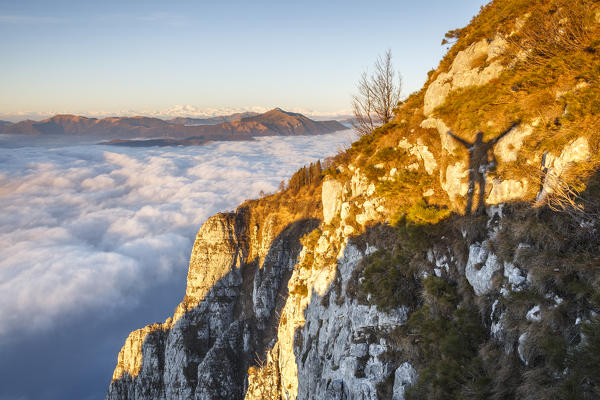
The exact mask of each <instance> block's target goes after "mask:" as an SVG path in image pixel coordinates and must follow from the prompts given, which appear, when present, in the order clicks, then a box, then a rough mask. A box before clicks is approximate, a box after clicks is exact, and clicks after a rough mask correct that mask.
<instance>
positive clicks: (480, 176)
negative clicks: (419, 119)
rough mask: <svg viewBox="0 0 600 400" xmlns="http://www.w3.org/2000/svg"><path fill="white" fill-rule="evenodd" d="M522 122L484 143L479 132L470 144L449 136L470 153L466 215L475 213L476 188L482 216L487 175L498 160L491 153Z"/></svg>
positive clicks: (450, 132) (478, 210)
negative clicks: (476, 188) (474, 198)
mask: <svg viewBox="0 0 600 400" xmlns="http://www.w3.org/2000/svg"><path fill="white" fill-rule="evenodd" d="M520 123H521V121H516V122H514V123H513V124H512V125H511V126H510V127H509V128H508V129H507V130H505V131H504V132H502V133H501V134H500V135H498V136H496V137H495V138H494V139H491V140H488V141H487V142H485V141H483V132H478V133H477V135H476V137H475V141H473V142H468V141H466V140H465V139H463V138H461V137H458V136H456V135H455V134H454V133H452V131H448V135H450V136H452V138H453V139H454V140H456V141H457V142H459V143H460V144H462V145H463V146H464V147H465V148H466V149H467V150H468V151H469V190H468V192H467V207H466V210H465V213H466V214H472V213H473V210H472V209H473V197H474V196H475V186H476V185H477V186H478V188H479V196H478V202H477V208H476V210H475V214H480V213H481V212H482V211H483V210H484V209H485V175H486V173H487V171H489V170H491V169H493V168H495V166H496V164H497V163H496V158H495V157H494V152H493V151H491V150H492V149H493V147H494V146H495V145H496V143H498V141H499V140H500V139H502V138H503V137H504V136H506V135H507V134H508V133H509V132H510V131H512V130H513V129H514V128H515V127H516V126H517V125H519V124H520Z"/></svg>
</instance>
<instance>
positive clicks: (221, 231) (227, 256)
mask: <svg viewBox="0 0 600 400" xmlns="http://www.w3.org/2000/svg"><path fill="white" fill-rule="evenodd" d="M249 223H250V220H249V215H248V213H247V212H246V210H245V209H243V208H241V209H239V210H238V211H237V212H236V213H230V214H218V215H216V216H214V217H212V218H210V219H209V220H208V221H207V222H206V223H205V224H204V225H203V226H202V228H201V229H200V231H199V232H198V235H197V237H196V242H195V243H194V248H193V250H192V256H191V259H190V268H189V273H188V285H187V289H186V295H185V298H184V300H183V302H182V303H181V304H180V305H179V306H178V307H177V309H176V311H175V313H174V316H173V317H172V318H169V319H168V320H167V321H165V322H164V323H163V324H154V325H151V326H148V327H146V328H143V329H140V330H138V331H135V332H133V333H132V334H131V335H130V336H129V337H128V338H127V340H126V343H125V345H124V347H123V349H122V351H121V352H120V353H119V357H118V363H117V368H116V369H115V372H114V375H113V381H112V383H111V385H110V388H109V391H108V395H107V398H108V399H147V398H153V399H190V398H197V399H213V398H241V397H243V393H244V389H245V385H246V384H245V376H246V371H247V369H248V367H249V366H250V365H252V364H253V363H254V360H255V358H256V354H258V353H260V352H264V348H265V346H267V345H268V344H269V340H270V339H269V338H272V337H273V332H272V324H273V321H272V320H273V317H274V312H275V311H276V309H275V308H276V305H277V301H278V296H281V295H282V293H281V292H282V291H283V292H285V290H286V287H285V278H286V277H288V276H289V273H290V271H291V268H292V267H293V265H294V264H295V260H296V257H297V256H298V253H299V251H300V245H299V243H298V239H299V237H300V236H302V234H303V233H305V232H306V231H307V230H310V229H312V228H313V227H314V225H315V224H314V222H313V221H310V220H308V221H299V222H297V223H295V224H293V225H292V226H290V227H288V228H287V230H284V231H283V232H282V233H281V234H280V235H279V236H278V237H269V236H268V233H269V232H268V227H267V229H265V230H264V232H263V230H261V233H264V234H265V236H264V237H263V238H262V241H263V242H264V243H260V242H261V240H259V238H258V237H257V234H258V229H251V227H250V226H249ZM252 228H255V227H252ZM252 243H254V244H255V245H256V244H261V246H259V248H258V249H256V248H252V245H251V244H252ZM251 253H253V255H255V256H256V258H255V259H252V260H250V259H249V258H248V256H249V255H250V254H251ZM261 253H262V254H261Z"/></svg>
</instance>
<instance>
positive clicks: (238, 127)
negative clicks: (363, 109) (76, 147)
mask: <svg viewBox="0 0 600 400" xmlns="http://www.w3.org/2000/svg"><path fill="white" fill-rule="evenodd" d="M230 117H233V116H229V117H223V118H230ZM234 118H235V117H234ZM343 129H346V127H344V126H343V125H342V124H340V123H339V122H337V121H313V120H311V119H310V118H307V117H305V116H303V115H301V114H296V113H289V112H286V111H283V110H282V109H280V108H276V109H273V110H271V111H268V112H266V113H264V114H259V115H254V116H249V117H246V118H241V119H234V120H233V121H231V122H221V123H218V124H216V125H198V126H186V125H181V124H177V123H171V122H169V121H165V120H162V119H159V118H151V117H141V116H136V117H110V118H102V119H97V118H88V117H82V116H77V115H55V116H54V117H51V118H47V119H45V120H42V121H32V120H26V121H21V122H18V123H15V124H12V125H7V126H2V125H0V133H9V134H29V135H77V136H98V137H99V138H102V139H133V138H169V139H190V138H194V139H197V140H219V139H228V140H243V139H248V138H250V137H253V136H280V135H284V136H287V135H318V134H325V133H331V132H335V131H339V130H343Z"/></svg>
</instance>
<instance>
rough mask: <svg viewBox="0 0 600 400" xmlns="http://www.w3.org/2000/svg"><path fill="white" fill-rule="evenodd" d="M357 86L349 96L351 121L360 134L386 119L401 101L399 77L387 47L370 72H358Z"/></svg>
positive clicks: (390, 117) (365, 132) (389, 118)
mask: <svg viewBox="0 0 600 400" xmlns="http://www.w3.org/2000/svg"><path fill="white" fill-rule="evenodd" d="M357 89H358V94H356V95H355V96H353V97H352V110H353V112H354V122H353V123H352V125H353V126H354V129H356V131H357V132H358V134H359V135H361V136H363V135H367V134H369V133H371V132H372V131H373V129H375V128H376V127H377V126H380V125H383V124H386V123H388V122H390V121H391V119H392V118H393V117H394V113H393V110H394V108H395V107H396V106H397V105H398V103H400V101H401V100H400V99H401V97H400V93H401V90H402V78H401V76H400V74H399V73H396V72H395V71H394V67H393V65H392V52H391V50H387V51H386V52H385V55H383V56H380V57H378V58H377V61H376V62H375V71H374V72H373V74H371V75H368V74H367V73H366V72H363V73H362V75H361V78H360V80H359V82H358V84H357Z"/></svg>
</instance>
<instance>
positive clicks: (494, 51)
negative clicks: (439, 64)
mask: <svg viewBox="0 0 600 400" xmlns="http://www.w3.org/2000/svg"><path fill="white" fill-rule="evenodd" d="M506 46H507V43H506V41H505V40H504V39H503V38H502V37H500V36H498V37H496V38H495V39H494V40H493V41H492V42H488V41H487V40H486V39H482V40H480V41H478V42H476V43H473V44H471V45H470V46H469V47H468V48H466V49H465V50H463V51H460V52H459V53H458V54H457V55H456V57H455V58H454V61H453V63H452V66H451V67H450V70H449V71H448V72H442V73H440V74H439V76H438V77H437V78H436V80H435V81H434V82H432V83H431V84H430V85H429V87H428V89H427V92H426V93H425V100H424V107H423V114H425V115H426V116H430V115H431V114H432V113H433V110H434V109H435V108H436V107H438V106H440V105H442V104H444V101H445V100H446V97H447V96H448V94H450V92H451V91H452V90H455V89H459V88H463V87H468V86H477V85H483V84H485V83H487V82H489V81H491V80H492V79H495V78H497V77H498V76H499V75H500V73H501V72H502V70H503V69H504V67H503V66H502V64H501V63H500V61H499V60H496V58H497V57H498V56H499V55H501V54H502V53H503V52H504V49H505V47H506ZM481 59H484V60H486V61H488V62H489V61H491V62H490V63H489V65H488V66H486V67H485V68H483V69H481V68H479V66H478V65H474V64H475V63H476V62H477V61H478V60H481Z"/></svg>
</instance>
